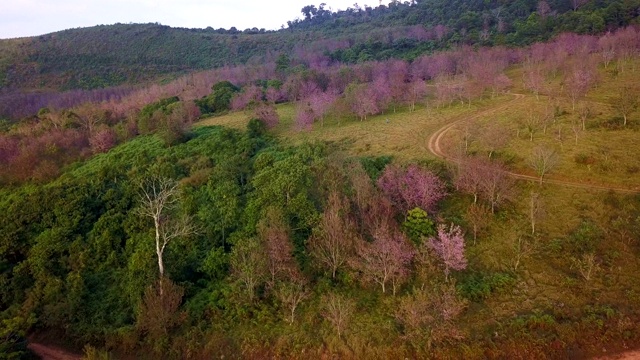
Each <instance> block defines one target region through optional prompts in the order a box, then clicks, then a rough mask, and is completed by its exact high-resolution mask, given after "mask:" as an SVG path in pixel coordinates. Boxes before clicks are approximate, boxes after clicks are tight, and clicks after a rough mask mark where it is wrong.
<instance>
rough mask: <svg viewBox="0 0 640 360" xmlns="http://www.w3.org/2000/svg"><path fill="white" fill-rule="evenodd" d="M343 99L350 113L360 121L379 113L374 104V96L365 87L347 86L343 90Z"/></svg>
mask: <svg viewBox="0 0 640 360" xmlns="http://www.w3.org/2000/svg"><path fill="white" fill-rule="evenodd" d="M345 97H346V100H347V103H348V104H349V107H350V108H351V111H352V112H353V113H354V114H355V115H356V116H358V118H359V119H360V121H363V120H366V119H367V116H368V115H373V114H377V113H378V112H379V111H380V110H379V109H378V105H377V103H376V95H375V93H374V92H373V91H372V90H371V89H370V88H369V87H368V86H367V85H357V84H351V85H349V87H348V88H347V89H346V90H345Z"/></svg>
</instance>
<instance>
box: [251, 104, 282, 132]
mask: <svg viewBox="0 0 640 360" xmlns="http://www.w3.org/2000/svg"><path fill="white" fill-rule="evenodd" d="M253 114H254V116H255V118H256V119H258V120H260V121H262V122H263V123H264V124H265V125H266V126H267V128H268V129H272V128H274V127H276V126H277V125H278V124H279V123H280V115H278V111H276V107H275V106H273V105H271V104H265V103H260V104H258V105H257V106H256V107H255V109H253Z"/></svg>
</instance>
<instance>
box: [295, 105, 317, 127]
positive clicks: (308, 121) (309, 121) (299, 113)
mask: <svg viewBox="0 0 640 360" xmlns="http://www.w3.org/2000/svg"><path fill="white" fill-rule="evenodd" d="M314 120H315V115H314V113H313V110H312V109H311V107H309V104H307V103H305V102H302V103H299V104H298V106H297V107H296V117H295V123H296V129H297V130H298V131H309V130H311V128H312V127H313V121H314Z"/></svg>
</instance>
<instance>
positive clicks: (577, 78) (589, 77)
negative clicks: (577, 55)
mask: <svg viewBox="0 0 640 360" xmlns="http://www.w3.org/2000/svg"><path fill="white" fill-rule="evenodd" d="M595 80H596V71H595V68H594V66H593V64H591V63H589V62H582V63H578V64H575V65H574V66H573V67H572V68H571V69H569V71H568V72H567V74H566V75H565V80H564V84H565V88H566V92H567V94H568V95H569V97H570V98H571V105H572V109H573V110H575V109H576V103H577V102H578V100H580V99H581V98H583V97H584V96H585V95H586V94H587V92H588V91H589V89H591V87H592V86H593V84H594V83H595Z"/></svg>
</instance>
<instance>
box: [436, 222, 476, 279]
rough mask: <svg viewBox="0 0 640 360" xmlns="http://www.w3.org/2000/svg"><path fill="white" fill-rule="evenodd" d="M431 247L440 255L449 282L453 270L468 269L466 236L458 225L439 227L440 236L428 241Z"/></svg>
mask: <svg viewBox="0 0 640 360" xmlns="http://www.w3.org/2000/svg"><path fill="white" fill-rule="evenodd" d="M428 245H429V247H430V248H431V249H432V250H433V251H434V252H435V253H436V255H438V257H439V258H440V260H442V264H443V266H444V276H445V278H446V279H447V280H448V279H449V273H450V272H451V270H464V269H466V268H467V259H466V258H465V256H464V234H463V233H462V229H461V228H460V226H458V225H454V224H451V226H450V227H449V229H447V227H446V226H445V225H444V224H440V225H438V235H437V236H435V237H431V238H429V240H428Z"/></svg>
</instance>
